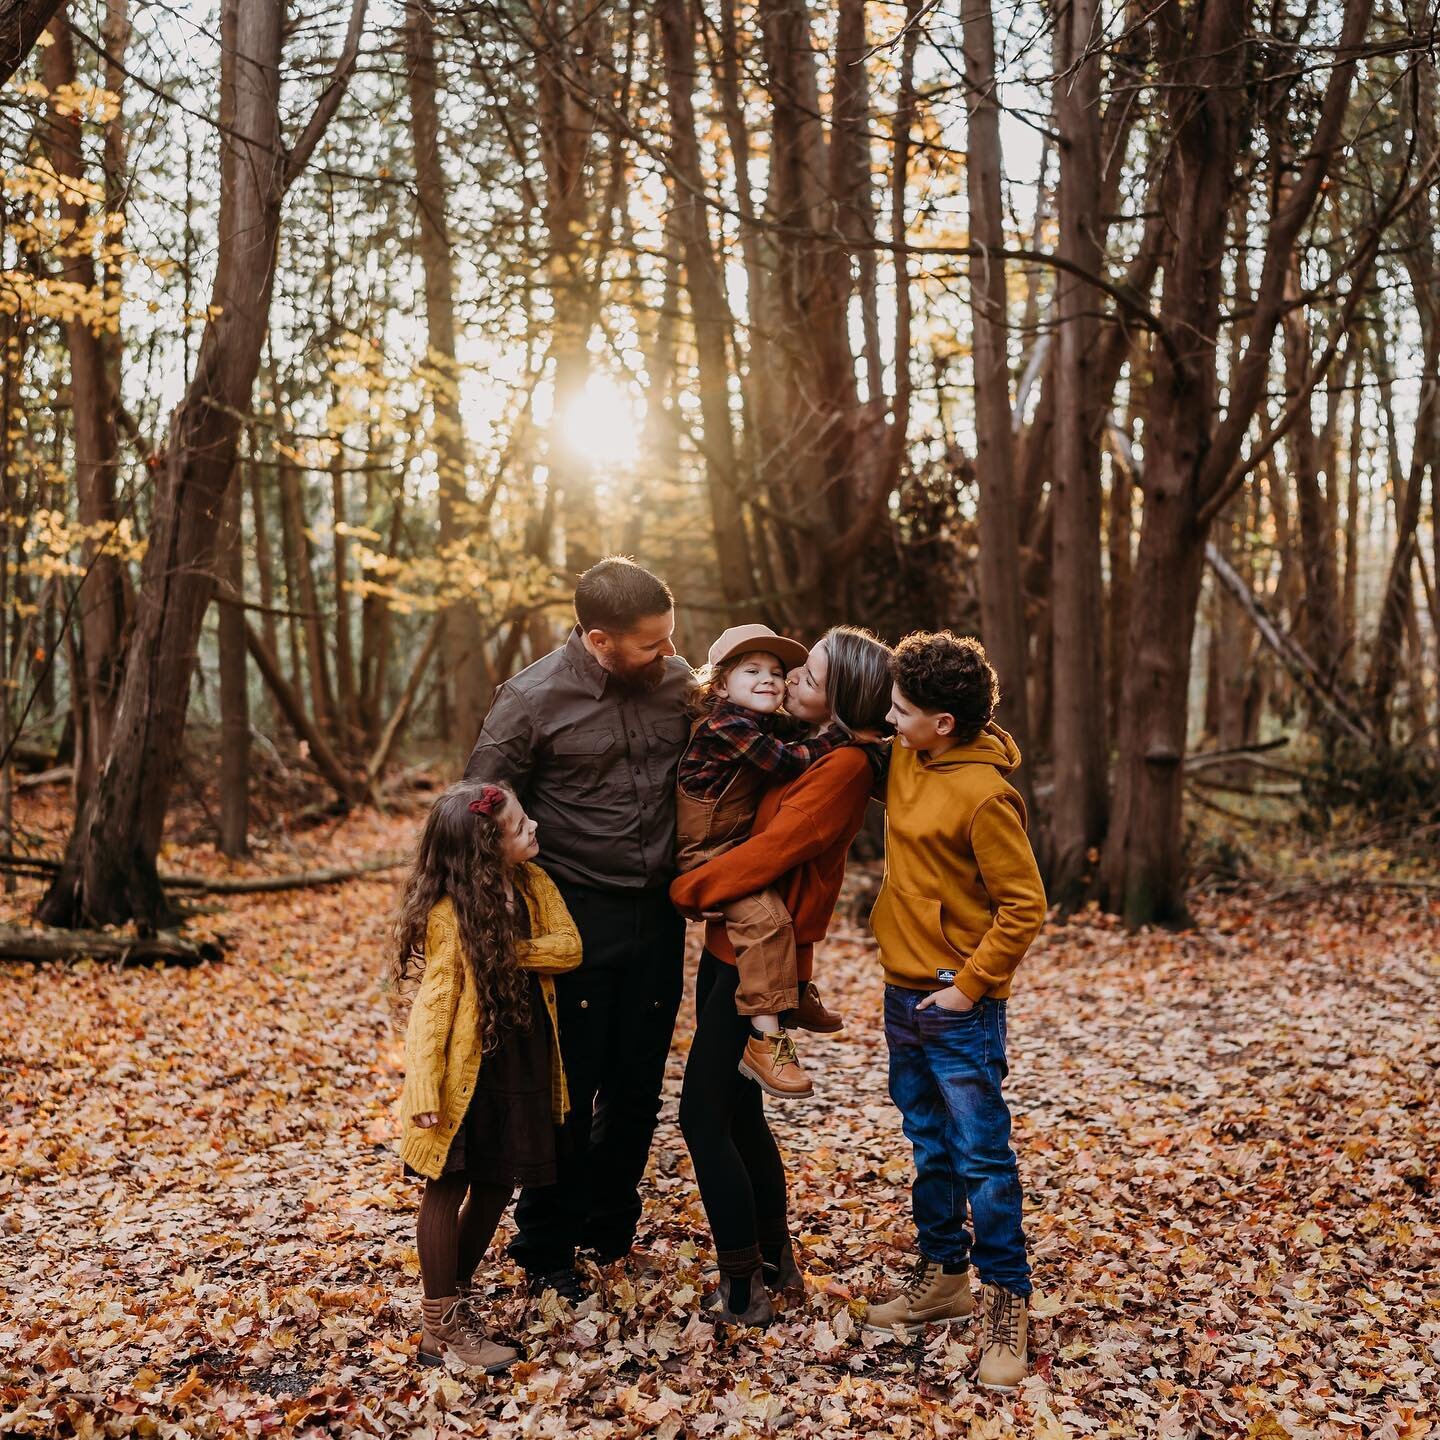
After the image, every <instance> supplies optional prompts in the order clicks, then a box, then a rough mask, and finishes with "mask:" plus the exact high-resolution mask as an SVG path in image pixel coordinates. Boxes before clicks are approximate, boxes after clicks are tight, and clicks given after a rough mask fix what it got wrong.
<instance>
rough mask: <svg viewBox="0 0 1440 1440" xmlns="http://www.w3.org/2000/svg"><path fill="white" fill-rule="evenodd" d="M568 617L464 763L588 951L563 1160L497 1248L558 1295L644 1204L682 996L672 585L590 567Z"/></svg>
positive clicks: (623, 1243) (630, 1225)
mask: <svg viewBox="0 0 1440 1440" xmlns="http://www.w3.org/2000/svg"><path fill="white" fill-rule="evenodd" d="M575 616H576V621H577V623H576V626H575V629H574V630H573V631H572V632H571V634H570V637H569V639H568V640H567V641H566V642H565V644H564V645H562V646H561V647H560V648H559V649H558V650H553V651H551V653H550V654H548V655H546V656H544V657H543V658H542V659H539V660H537V661H536V662H535V663H534V664H533V665H531V666H529V667H527V668H526V669H525V670H522V671H521V672H520V674H518V675H517V676H515V678H514V679H512V680H509V681H507V682H506V683H505V684H504V685H502V686H501V687H500V689H499V691H498V692H497V693H496V696H495V701H494V704H493V705H492V706H491V709H490V713H489V714H488V715H487V716H486V718H485V724H484V727H483V728H482V729H481V731H480V738H479V740H477V741H476V743H475V749H474V750H473V751H472V752H471V755H470V761H469V763H468V764H467V765H466V767H465V776H466V778H467V779H470V780H504V781H507V782H508V783H509V784H511V785H513V786H514V787H515V790H516V792H517V793H518V794H519V796H520V798H521V800H522V801H523V802H524V805H525V808H526V809H527V810H528V811H529V812H530V815H531V816H532V817H533V818H534V819H535V820H536V821H537V822H538V824H539V839H540V856H539V863H540V865H541V866H542V867H543V868H544V869H545V870H546V871H547V872H548V873H549V875H550V876H551V877H552V878H553V879H554V880H555V882H556V884H557V885H558V886H559V888H560V892H561V894H562V895H563V896H564V898H565V903H566V905H567V906H568V907H569V909H570V913H571V915H573V916H574V918H575V924H576V925H577V927H578V928H579V930H580V940H581V945H582V947H583V950H584V959H583V960H582V962H581V964H580V968H579V969H578V970H575V971H572V972H571V973H570V974H568V975H561V976H557V977H556V984H555V993H556V1001H557V1004H558V1008H559V1014H560V1047H561V1051H562V1053H563V1055H564V1060H565V1071H566V1075H567V1078H568V1080H569V1085H570V1101H571V1107H572V1108H571V1112H570V1118H569V1120H568V1121H567V1122H566V1126H565V1130H566V1134H565V1136H564V1139H563V1141H562V1144H561V1147H560V1160H559V1174H558V1178H557V1181H556V1183H555V1184H554V1185H547V1186H543V1187H531V1188H527V1189H525V1190H523V1191H522V1192H521V1195H520V1200H519V1202H518V1204H517V1205H516V1209H515V1219H516V1225H517V1229H518V1234H517V1235H516V1238H515V1240H514V1241H513V1242H512V1244H511V1247H510V1248H511V1254H512V1255H513V1256H514V1257H515V1258H516V1259H517V1260H518V1261H519V1262H520V1263H521V1264H522V1265H524V1267H525V1270H526V1274H527V1275H528V1277H529V1280H530V1285H531V1288H532V1290H534V1291H536V1292H537V1293H538V1292H540V1291H541V1290H543V1289H545V1288H551V1289H554V1290H555V1291H557V1293H559V1294H560V1295H561V1296H562V1297H564V1298H566V1299H570V1300H575V1299H578V1298H579V1296H580V1294H581V1286H580V1280H579V1277H578V1275H577V1274H576V1272H575V1268H574V1260H575V1251H576V1249H577V1248H587V1249H590V1250H593V1251H595V1252H596V1254H597V1256H598V1257H599V1258H600V1259H601V1260H602V1261H605V1260H612V1259H616V1258H618V1257H620V1256H622V1255H625V1254H626V1253H628V1252H629V1250H630V1247H631V1244H632V1243H633V1241H634V1238H635V1226H636V1224H637V1222H638V1221H639V1218H640V1195H639V1184H640V1179H641V1177H642V1175H643V1174H644V1171H645V1161H646V1157H647V1156H648V1155H649V1152H650V1140H651V1137H652V1135H653V1134H654V1130H655V1121H656V1117H657V1116H658V1115H659V1111H660V1086H661V1083H662V1081H663V1079H664V1075H665V1059H666V1056H667V1055H668V1053H669V1049H670V1035H671V1032H672V1030H673V1029H674V1026H675V1013H676V1011H677V1010H678V1009H679V1005H680V991H681V983H682V962H683V952H684V943H685V923H684V921H683V920H682V919H681V917H680V916H679V914H678V913H677V912H676V910H675V908H674V906H673V905H671V903H670V900H669V895H668V886H669V883H670V881H671V879H672V878H673V877H674V875H675V865H674V855H675V770H676V766H677V765H678V764H679V760H680V755H681V752H682V751H683V750H684V748H685V742H686V739H687V738H688V735H689V720H688V716H687V713H686V706H687V703H688V700H689V695H690V689H691V684H692V677H691V671H690V667H689V666H688V665H687V664H686V663H685V661H684V660H682V659H680V658H679V657H678V656H677V655H676V654H675V647H674V645H673V644H672V643H671V638H670V637H671V635H672V633H673V631H674V628H675V611H674V600H673V598H672V596H671V594H670V591H669V589H668V588H667V586H666V585H665V583H664V582H663V581H662V580H660V579H659V578H658V577H656V576H654V575H652V574H650V572H649V571H648V570H644V569H642V568H641V567H640V566H639V565H636V564H634V563H633V562H632V561H629V560H624V559H619V558H611V559H607V560H602V561H600V562H599V564H597V565H593V566H591V567H590V569H589V570H587V571H586V572H585V574H584V575H582V576H581V577H580V581H579V584H578V585H577V586H576V588H575Z"/></svg>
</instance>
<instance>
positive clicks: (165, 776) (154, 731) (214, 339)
mask: <svg viewBox="0 0 1440 1440" xmlns="http://www.w3.org/2000/svg"><path fill="white" fill-rule="evenodd" d="M363 20H364V0H356V3H355V7H354V9H353V10H352V12H351V18H350V28H349V31H348V33H347V35H346V41H345V50H344V52H343V54H342V56H341V59H340V62H339V64H338V65H337V67H336V70H335V72H334V74H333V75H332V77H331V80H330V83H329V85H328V86H327V88H326V90H325V91H324V92H323V93H322V96H321V98H320V101H319V102H318V103H317V105H316V107H315V110H314V111H313V112H312V115H311V118H310V120H309V122H308V124H307V125H306V128H305V130H304V132H303V133H302V134H301V136H300V137H299V139H298V141H296V142H295V143H294V144H293V145H290V146H287V145H286V143H285V137H284V136H283V134H282V132H281V126H280V110H279V100H280V94H279V92H280V78H281V58H282V50H283V43H282V37H283V34H284V26H285V12H284V5H283V4H282V3H280V0H244V3H243V4H242V3H241V0H225V4H224V6H223V9H222V12H221V105H220V121H221V127H222V128H221V163H220V221H219V251H218V259H217V266H216V273H215V285H214V291H213V294H212V297H211V304H210V307H209V316H210V318H209V319H208V320H207V321H206V324H205V329H204V333H203V335H202V337H201V342H200V350H199V354H198V356H197V358H196V364H195V373H194V375H193V376H192V378H191V381H190V385H189V388H188V390H187V391H186V394H185V398H184V399H183V400H182V401H181V403H180V405H179V407H178V409H177V410H176V412H175V415H174V417H173V418H172V420H171V424H170V434H169V439H168V443H167V451H166V455H165V459H164V465H163V468H162V470H161V473H160V477H159V486H158V491H157V494H156V497H155V503H154V511H153V516H152V523H151V532H150V537H149V546H148V548H147V550H146V553H145V560H144V568H143V571H142V581H143V583H142V589H141V594H140V597H139V601H138V605H137V609H136V616H135V626H134V631H133V633H132V636H131V640H130V645H129V647H128V648H127V651H126V657H125V671H124V676H123V678H122V680H121V685H120V700H119V705H118V707H117V710H116V715H115V725H114V731H113V735H112V739H111V745H110V751H109V754H108V755H107V756H106V760H105V763H104V766H103V767H102V769H101V772H100V776H99V778H98V780H97V782H96V784H95V787H94V789H93V790H92V792H91V794H90V797H89V800H88V801H87V803H86V805H85V807H84V809H83V811H81V813H80V814H79V815H78V816H77V818H76V823H75V829H74V831H73V832H72V834H71V837H70V842H69V845H68V846H67V849H66V853H65V859H64V861H63V863H62V866H61V869H60V872H59V874H58V875H57V876H56V878H55V881H54V883H53V884H52V885H51V887H50V889H49V890H48V891H47V892H46V894H45V897H44V898H43V900H42V901H41V903H40V906H39V911H38V914H39V916H40V918H41V919H43V920H45V921H47V922H48V923H51V924H62V925H67V926H79V925H89V924H101V925H107V924H123V923H124V922H126V921H128V920H131V919H134V920H136V921H138V922H140V923H141V924H144V925H151V926H153V925H159V924H161V923H162V922H164V921H165V920H168V919H170V918H171V917H172V914H173V912H172V910H171V907H170V905H169V902H168V901H167V900H166V898H165V895H164V892H163V890H162V889H161V885H160V880H159V876H158V874H157V872H156V868H155V857H156V854H157V853H158V850H159V846H160V836H161V831H162V829H163V827H164V823H165V807H166V802H167V801H168V799H169V794H170V788H171V785H172V784H173V781H174V778H175V774H176V771H177V768H178V766H179V761H180V747H181V744H182V741H183V738H184V732H185V709H186V702H187V700H188V697H189V692H190V680H191V677H192V675H193V672H194V668H195V652H196V645H197V642H198V639H199V635H200V628H201V624H202V623H203V621H204V617H205V610H206V608H207V606H208V605H209V603H210V597H211V593H212V590H213V587H214V559H215V539H216V532H217V530H218V527H219V521H220V513H221V507H222V502H223V499H224V495H225V490H226V487H227V486H228V485H229V483H230V481H231V478H232V474H233V471H234V468H235V447H236V439H237V435H238V432H239V426H240V419H239V417H240V416H242V415H243V414H244V413H245V411H246V410H247V408H248V407H249V404H250V398H251V391H252V389H253V387H254V383H255V376H256V372H257V371H258V369H259V366H260V352H261V348H262V347H263V345H264V341H265V334H266V330H267V327H268V321H269V310H270V294H271V288H272V285H273V280H274V267H275V248H276V242H277V240H278V237H279V231H280V213H281V206H282V204H283V201H284V196H285V189H286V186H287V184H288V183H289V182H290V181H291V180H293V179H294V177H295V175H297V174H298V173H299V172H300V171H301V170H302V169H303V168H304V166H305V165H306V164H307V163H308V160H309V157H310V155H311V153H312V152H313V151H314V148H315V146H316V144H317V143H318V142H319V139H320V136H321V134H323V132H324V129H325V126H326V125H327V124H328V123H329V119H330V117H331V115H333V114H334V111H335V107H336V106H337V105H338V104H339V101H340V97H341V95H342V94H343V92H344V88H345V84H346V82H347V81H348V78H349V75H350V72H351V70H352V69H353V68H354V64H355V59H356V56H357V55H358V52H359V41H360V29H361V26H362V24H363Z"/></svg>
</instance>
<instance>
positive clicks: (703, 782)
mask: <svg viewBox="0 0 1440 1440" xmlns="http://www.w3.org/2000/svg"><path fill="white" fill-rule="evenodd" d="M787 718H788V717H784V716H781V717H776V718H772V717H769V716H762V715H757V714H756V713H755V712H754V711H753V710H746V709H745V708H744V707H743V706H740V705H734V704H731V703H730V702H729V701H727V700H717V701H716V703H715V707H714V709H712V710H711V711H710V713H709V714H708V715H707V716H706V717H705V718H704V719H703V720H702V721H701V722H700V724H699V725H698V726H697V727H696V730H695V734H694V735H693V736H692V737H691V740H690V744H689V746H688V748H687V749H686V751H685V753H684V755H682V756H681V757H680V772H679V780H680V788H681V789H682V790H683V791H684V792H685V793H686V794H687V795H690V796H692V797H694V798H695V799H696V800H715V799H718V798H719V796H720V793H721V792H722V791H723V790H724V789H725V786H726V785H727V784H728V783H729V781H730V779H731V777H732V776H733V775H734V774H735V768H736V766H738V765H752V766H754V768H755V769H757V770H761V771H764V772H765V774H767V775H773V776H774V777H775V779H776V780H793V779H794V778H795V777H796V776H797V775H799V774H801V773H802V772H803V771H805V770H806V769H808V768H809V767H810V766H811V765H813V764H814V763H815V762H816V761H817V760H818V759H820V757H821V756H822V755H828V754H829V753H830V752H831V751H832V750H834V749H835V748H836V747H837V746H839V745H844V744H845V743H846V740H847V737H846V735H845V734H844V732H843V731H841V730H838V729H836V730H830V731H827V732H826V733H825V734H823V735H816V736H813V737H812V738H810V739H808V740H800V739H796V740H781V739H780V738H779V737H778V736H776V735H775V734H773V733H772V731H771V728H769V727H773V726H774V725H775V724H776V723H777V719H778V720H779V721H780V722H781V723H783V722H784V721H785V720H786V719H787ZM767 722H768V726H767ZM790 723H792V724H794V723H795V722H793V721H791V722H790Z"/></svg>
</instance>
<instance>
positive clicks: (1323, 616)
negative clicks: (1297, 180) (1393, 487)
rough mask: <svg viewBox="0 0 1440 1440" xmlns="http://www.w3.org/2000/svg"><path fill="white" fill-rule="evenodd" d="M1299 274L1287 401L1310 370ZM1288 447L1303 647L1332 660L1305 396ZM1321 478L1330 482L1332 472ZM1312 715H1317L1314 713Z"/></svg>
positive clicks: (1288, 315)
mask: <svg viewBox="0 0 1440 1440" xmlns="http://www.w3.org/2000/svg"><path fill="white" fill-rule="evenodd" d="M1299 293H1300V276H1299V269H1298V261H1297V262H1294V263H1292V266H1291V269H1290V272H1289V275H1288V277H1287V280H1286V295H1287V298H1289V299H1290V300H1292V301H1297V303H1295V304H1293V305H1292V307H1291V308H1290V309H1289V310H1287V311H1286V312H1285V318H1284V320H1283V321H1282V326H1281V328H1282V330H1283V333H1284V339H1285V390H1286V397H1287V400H1288V399H1290V398H1291V397H1293V396H1295V395H1299V394H1301V393H1303V391H1304V389H1305V386H1306V383H1307V379H1308V376H1309V372H1310V364H1311V354H1310V327H1309V325H1308V324H1307V323H1306V320H1305V310H1304V307H1303V306H1302V305H1300V304H1299V303H1298V296H1299ZM1286 448H1287V449H1288V450H1289V452H1290V473H1291V476H1292V477H1293V479H1294V482H1295V511H1296V516H1297V518H1298V519H1299V522H1300V556H1301V561H1302V563H1303V566H1304V575H1305V623H1304V626H1303V627H1302V630H1301V635H1302V643H1303V644H1304V646H1305V648H1306V649H1307V650H1308V651H1309V652H1310V653H1311V654H1312V655H1314V656H1316V657H1317V659H1319V660H1320V661H1321V662H1322V663H1325V664H1332V665H1333V664H1338V662H1339V660H1340V655H1341V648H1340V594H1339V584H1338V581H1337V578H1336V574H1335V531H1334V528H1333V526H1332V525H1331V521H1330V508H1329V504H1328V502H1327V499H1326V496H1325V494H1324V493H1323V492H1322V490H1321V488H1320V473H1319V472H1320V463H1319V453H1318V451H1319V446H1318V444H1317V439H1316V435H1315V424H1314V419H1313V417H1312V415H1311V410H1310V402H1309V400H1308V399H1307V400H1306V401H1305V403H1304V405H1303V407H1302V409H1301V413H1300V419H1299V420H1298V421H1297V422H1296V424H1295V426H1294V428H1293V429H1292V430H1291V431H1290V434H1289V437H1288V439H1287V442H1286ZM1325 478H1326V482H1327V484H1328V485H1329V486H1330V488H1331V489H1333V488H1334V485H1335V477H1334V475H1333V474H1330V475H1327V476H1326V477H1325ZM1317 718H1318V717H1317Z"/></svg>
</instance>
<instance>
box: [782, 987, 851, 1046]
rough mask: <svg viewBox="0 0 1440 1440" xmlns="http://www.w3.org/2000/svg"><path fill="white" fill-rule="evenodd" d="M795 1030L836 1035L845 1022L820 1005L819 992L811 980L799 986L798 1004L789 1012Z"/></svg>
mask: <svg viewBox="0 0 1440 1440" xmlns="http://www.w3.org/2000/svg"><path fill="white" fill-rule="evenodd" d="M790 1013H791V1016H792V1018H793V1020H794V1024H795V1028H796V1029H797V1030H811V1031H813V1032H814V1033H815V1034H816V1035H838V1034H839V1033H840V1031H842V1030H843V1029H844V1028H845V1022H844V1020H842V1019H841V1018H840V1016H838V1015H837V1014H836V1013H835V1012H834V1011H833V1010H827V1009H826V1008H825V1007H824V1005H822V1004H821V1003H820V992H819V991H818V990H817V989H816V988H815V982H814V981H813V980H804V981H802V982H801V984H800V1003H799V1004H798V1005H797V1006H796V1007H795V1009H794V1010H792V1011H791V1012H790Z"/></svg>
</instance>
